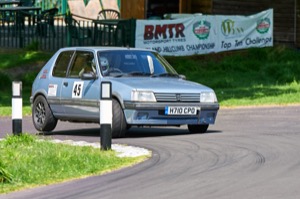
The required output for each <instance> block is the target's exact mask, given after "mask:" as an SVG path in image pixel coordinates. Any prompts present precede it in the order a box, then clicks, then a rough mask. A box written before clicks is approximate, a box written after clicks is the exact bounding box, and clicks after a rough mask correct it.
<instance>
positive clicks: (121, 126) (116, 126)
mask: <svg viewBox="0 0 300 199" xmlns="http://www.w3.org/2000/svg"><path fill="white" fill-rule="evenodd" d="M112 106H113V120H112V137H113V138H121V137H125V133H126V130H127V123H126V120H125V117H124V113H123V110H122V107H121V105H120V103H119V102H118V101H117V100H116V99H113V100H112Z"/></svg>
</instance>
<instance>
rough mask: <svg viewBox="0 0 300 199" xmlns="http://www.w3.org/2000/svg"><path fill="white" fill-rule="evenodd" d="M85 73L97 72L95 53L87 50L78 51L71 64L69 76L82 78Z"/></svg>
mask: <svg viewBox="0 0 300 199" xmlns="http://www.w3.org/2000/svg"><path fill="white" fill-rule="evenodd" d="M83 73H95V74H96V66H95V62H94V54H93V53H92V52H87V51H77V52H76V55H75V58H74V61H73V63H72V66H71V70H70V73H69V77H74V78H80V76H81V75H82V74H83Z"/></svg>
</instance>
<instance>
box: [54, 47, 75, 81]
mask: <svg viewBox="0 0 300 199" xmlns="http://www.w3.org/2000/svg"><path fill="white" fill-rule="evenodd" d="M73 54H74V51H65V52H62V53H61V54H60V55H59V56H58V58H57V60H56V63H55V66H54V68H53V71H52V75H53V76H54V77H66V74H67V69H68V66H69V63H70V60H71V58H72V55H73Z"/></svg>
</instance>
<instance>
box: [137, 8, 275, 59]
mask: <svg viewBox="0 0 300 199" xmlns="http://www.w3.org/2000/svg"><path fill="white" fill-rule="evenodd" d="M266 46H273V9H269V10H266V11H263V12H260V13H258V14H255V15H251V16H225V15H216V16H211V15H192V17H187V18H181V19H174V20H137V25H136V40H135V47H138V48H148V49H154V50H156V51H158V52H159V53H160V54H162V55H169V56H172V55H177V56H183V55H194V54H207V53H211V52H221V51H229V50H237V49H244V48H250V47H266Z"/></svg>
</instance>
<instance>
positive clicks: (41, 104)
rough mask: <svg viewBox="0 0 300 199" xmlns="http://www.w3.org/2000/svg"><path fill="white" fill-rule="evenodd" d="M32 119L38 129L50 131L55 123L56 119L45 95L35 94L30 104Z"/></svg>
mask: <svg viewBox="0 0 300 199" xmlns="http://www.w3.org/2000/svg"><path fill="white" fill-rule="evenodd" d="M32 121H33V124H34V127H35V128H36V130H38V131H52V130H53V129H54V128H55V127H56V124H57V119H56V118H55V117H54V116H53V114H52V111H51V109H50V107H49V104H48V102H47V100H46V99H45V97H43V96H41V95H40V96H37V97H36V98H35V100H34V102H33V105H32Z"/></svg>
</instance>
